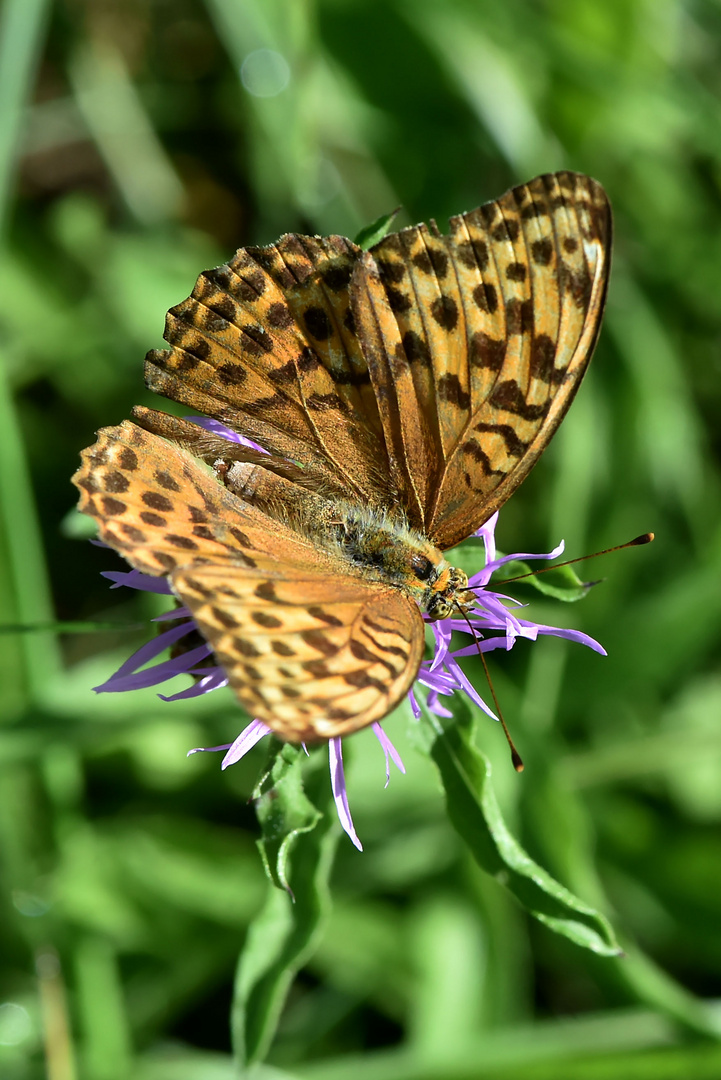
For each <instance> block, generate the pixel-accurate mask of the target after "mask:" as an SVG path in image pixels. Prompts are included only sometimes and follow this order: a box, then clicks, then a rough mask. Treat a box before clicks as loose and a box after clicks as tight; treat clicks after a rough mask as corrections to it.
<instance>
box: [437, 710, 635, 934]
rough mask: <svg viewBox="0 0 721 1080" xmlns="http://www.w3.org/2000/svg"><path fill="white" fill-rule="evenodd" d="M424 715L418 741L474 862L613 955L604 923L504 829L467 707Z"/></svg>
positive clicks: (545, 915)
mask: <svg viewBox="0 0 721 1080" xmlns="http://www.w3.org/2000/svg"><path fill="white" fill-rule="evenodd" d="M423 716H424V721H425V723H424V730H423V731H422V734H421V736H420V739H419V742H421V744H422V745H423V744H425V745H424V749H426V751H427V752H428V753H430V756H431V757H432V758H433V761H434V762H435V764H436V766H437V767H438V771H439V773H440V777H441V782H442V784H443V790H444V793H445V797H446V805H447V807H448V816H449V818H450V820H451V823H452V825H453V827H454V828H455V829H456V831H457V832H458V834H459V835H460V836H461V837H462V838H463V840H464V842H465V843H466V844H467V845H468V848H469V850H470V851H471V854H472V855H473V858H474V859H475V860H476V862H477V863H478V865H479V866H480V867H481V868H482V869H483V870H485V871H486V872H487V873H488V874H492V875H493V876H494V877H495V878H496V879H497V880H498V881H500V882H502V884H503V885H505V886H506V888H507V889H509V890H510V891H511V892H512V893H513V895H514V896H515V897H516V898H517V899H518V900H519V901H520V902H521V903H522V904H523V906H524V907H525V908H526V910H527V911H529V912H530V914H531V915H534V916H535V917H536V918H537V919H539V920H540V921H541V922H542V923H545V924H546V926H549V927H551V928H552V929H553V930H555V931H556V932H557V933H559V934H564V935H565V936H566V937H568V938H570V940H571V941H574V942H575V943H576V944H577V945H582V946H584V948H587V949H591V950H592V951H593V952H596V953H598V954H600V955H601V956H618V955H619V954H620V952H621V949H620V948H619V945H618V942H617V941H616V940H615V939H614V936H613V931H612V930H611V927H610V926H609V924H608V921H607V920H606V919H604V918H603V917H602V916H601V915H599V913H598V912H597V911H594V910H593V909H592V908H590V907H589V906H588V905H587V904H584V903H583V902H582V901H580V900H579V899H578V897H576V896H573V895H572V893H570V892H569V891H568V889H565V888H564V887H563V886H562V885H559V883H558V882H557V881H554V879H553V878H552V877H551V876H550V874H548V873H547V872H546V871H545V870H543V869H542V867H540V866H539V865H538V864H537V863H535V862H534V861H533V859H531V858H529V856H528V855H527V854H526V852H525V851H524V850H523V849H522V848H521V846H520V844H519V843H518V841H517V840H515V839H514V838H513V836H512V835H511V834H510V832H509V831H508V827H507V826H506V823H505V822H504V820H503V817H502V815H501V811H500V807H499V805H498V801H497V799H496V795H495V792H494V790H493V787H492V786H491V764H490V762H489V761H488V759H487V758H486V757H485V756H484V755H483V754H482V753H481V752H480V751H479V750H478V749H477V748H476V747H475V746H474V745H473V741H474V734H475V727H476V725H475V722H474V721H473V719H472V718H471V715H470V710H469V709H468V708H467V707H466V706H465V704H463V703H460V704H456V705H455V706H454V709H453V717H452V721H451V722H450V723H449V722H448V721H446V722H445V723H444V722H443V720H442V719H441V718H440V717H437V716H434V715H433V713H431V712H429V711H428V710H427V709H424V711H423Z"/></svg>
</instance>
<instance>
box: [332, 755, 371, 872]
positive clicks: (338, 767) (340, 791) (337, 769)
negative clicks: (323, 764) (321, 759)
mask: <svg viewBox="0 0 721 1080" xmlns="http://www.w3.org/2000/svg"><path fill="white" fill-rule="evenodd" d="M328 760H329V763H330V786H331V789H332V791H333V799H334V801H335V808H336V812H337V814H338V820H339V821H340V823H341V825H342V827H343V828H344V830H345V831H346V832H347V833H348V836H350V838H351V840H352V842H353V843H354V844H355V846H356V847H357V848H358V850H359V851H362V850H363V845H362V844H361V842H360V840H359V839H358V834H357V833H356V831H355V829H354V827H353V819H352V817H351V816H350V807H349V806H348V793H347V792H346V787H345V773H344V772H343V751H342V750H341V740H340V739H338V738H335V739H331V740H330V742H329V743H328Z"/></svg>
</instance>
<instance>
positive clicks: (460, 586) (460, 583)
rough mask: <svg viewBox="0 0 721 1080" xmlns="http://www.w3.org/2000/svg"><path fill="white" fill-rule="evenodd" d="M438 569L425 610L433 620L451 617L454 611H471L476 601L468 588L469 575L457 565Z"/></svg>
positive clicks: (429, 591)
mask: <svg viewBox="0 0 721 1080" xmlns="http://www.w3.org/2000/svg"><path fill="white" fill-rule="evenodd" d="M443 562H444V564H445V565H444V566H443V567H442V568H439V569H438V572H437V577H436V579H435V581H434V582H433V584H432V585H431V586H430V588H429V590H428V593H429V595H428V596H427V598H426V602H425V605H424V606H425V612H426V615H427V616H428V618H429V619H430V620H431V622H438V620H439V619H447V618H449V617H450V616H451V615H452V614H453V612H454V611H458V610H459V609H460V611H461V612H466V611H470V610H471V608H472V607H473V606H474V604H475V603H476V598H475V595H474V594H473V593H472V592H469V590H468V576H467V575H466V574H465V573H464V572H463V570H459V569H458V568H457V567H456V566H449V565H448V563H446V562H445V559H444V560H443Z"/></svg>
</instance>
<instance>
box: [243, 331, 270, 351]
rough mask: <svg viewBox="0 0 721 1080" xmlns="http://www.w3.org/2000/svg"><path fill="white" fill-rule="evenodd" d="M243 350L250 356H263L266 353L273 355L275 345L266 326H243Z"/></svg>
mask: <svg viewBox="0 0 721 1080" xmlns="http://www.w3.org/2000/svg"><path fill="white" fill-rule="evenodd" d="M241 330H242V332H243V350H244V352H246V353H249V354H250V356H262V355H263V354H264V353H272V351H273V349H274V347H275V345H274V342H273V338H272V336H271V335H270V334H269V333H268V331H267V330H266V329H265V327H264V326H252V325H248V326H242V327H241Z"/></svg>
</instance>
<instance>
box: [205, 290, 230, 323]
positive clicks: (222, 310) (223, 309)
mask: <svg viewBox="0 0 721 1080" xmlns="http://www.w3.org/2000/svg"><path fill="white" fill-rule="evenodd" d="M206 303H207V306H208V307H209V308H210V309H211V311H214V312H215V313H216V314H217V315H220V316H221V318H223V319H225V320H226V321H227V322H230V323H232V322H233V320H234V319H235V314H236V311H237V308H236V306H235V301H234V300H231V298H230V297H229V296H214V297H213V298H212V299H210V300H207V301H206Z"/></svg>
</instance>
